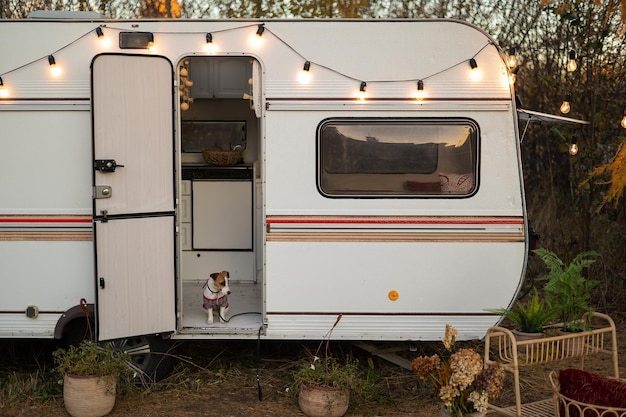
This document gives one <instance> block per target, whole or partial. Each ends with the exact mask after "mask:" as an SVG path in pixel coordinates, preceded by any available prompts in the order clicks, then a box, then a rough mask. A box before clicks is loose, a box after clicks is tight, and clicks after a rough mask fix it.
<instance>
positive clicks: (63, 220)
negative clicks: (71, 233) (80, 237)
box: [0, 216, 92, 223]
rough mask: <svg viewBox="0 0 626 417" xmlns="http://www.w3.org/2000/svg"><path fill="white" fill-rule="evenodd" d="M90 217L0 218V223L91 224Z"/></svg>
mask: <svg viewBox="0 0 626 417" xmlns="http://www.w3.org/2000/svg"><path fill="white" fill-rule="evenodd" d="M91 221H92V219H91V216H74V217H64V216H54V217H46V216H32V217H31V216H27V217H17V216H0V223H91Z"/></svg>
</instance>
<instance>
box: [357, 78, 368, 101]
mask: <svg viewBox="0 0 626 417" xmlns="http://www.w3.org/2000/svg"><path fill="white" fill-rule="evenodd" d="M366 87H367V83H366V82H365V81H361V85H360V86H359V96H358V97H359V100H365V99H366V98H367V91H365V88H366Z"/></svg>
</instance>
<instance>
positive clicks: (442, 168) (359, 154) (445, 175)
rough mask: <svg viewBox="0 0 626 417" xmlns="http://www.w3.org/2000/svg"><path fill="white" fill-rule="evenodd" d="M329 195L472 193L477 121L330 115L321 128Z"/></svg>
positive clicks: (321, 163) (321, 175) (321, 167)
mask: <svg viewBox="0 0 626 417" xmlns="http://www.w3.org/2000/svg"><path fill="white" fill-rule="evenodd" d="M317 136H318V147H319V149H318V157H319V160H318V184H319V188H320V190H321V192H322V193H323V194H325V195H328V196H364V197H366V196H408V197H413V196H425V197H434V196H456V197H459V196H469V195H471V194H473V193H474V191H475V190H476V186H477V167H478V152H477V147H478V136H479V131H478V126H477V125H476V123H475V122H473V121H471V120H469V119H372V118H367V119H329V120H325V121H324V122H322V123H321V124H320V126H319V128H318V135H317Z"/></svg>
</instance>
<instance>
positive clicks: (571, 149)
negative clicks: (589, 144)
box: [569, 142, 578, 155]
mask: <svg viewBox="0 0 626 417" xmlns="http://www.w3.org/2000/svg"><path fill="white" fill-rule="evenodd" d="M577 153H578V145H577V144H576V142H573V143H570V145H569V154H570V155H576V154H577Z"/></svg>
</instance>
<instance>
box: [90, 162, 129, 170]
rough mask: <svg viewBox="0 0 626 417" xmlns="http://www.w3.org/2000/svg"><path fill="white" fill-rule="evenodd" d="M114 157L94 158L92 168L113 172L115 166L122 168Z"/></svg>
mask: <svg viewBox="0 0 626 417" xmlns="http://www.w3.org/2000/svg"><path fill="white" fill-rule="evenodd" d="M123 167H124V165H121V164H118V163H117V162H116V161H115V159H96V160H95V161H93V168H94V169H95V170H96V171H100V172H115V168H123Z"/></svg>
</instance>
